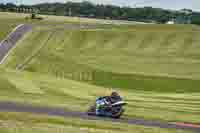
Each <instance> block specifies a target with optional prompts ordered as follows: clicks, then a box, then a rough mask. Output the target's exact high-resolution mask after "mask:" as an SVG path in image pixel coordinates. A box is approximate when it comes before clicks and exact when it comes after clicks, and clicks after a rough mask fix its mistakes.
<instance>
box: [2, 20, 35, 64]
mask: <svg viewBox="0 0 200 133" xmlns="http://www.w3.org/2000/svg"><path fill="white" fill-rule="evenodd" d="M31 30H32V26H31V25H29V24H21V25H18V26H17V27H16V28H15V29H13V31H12V32H11V33H10V34H9V35H8V36H7V37H6V39H4V40H3V41H1V42H0V64H2V63H3V62H4V60H5V59H6V57H7V56H8V55H9V52H10V50H11V49H12V48H13V47H14V46H15V45H16V44H17V41H19V40H20V39H21V38H22V37H23V36H24V35H25V34H26V33H27V32H29V31H31Z"/></svg>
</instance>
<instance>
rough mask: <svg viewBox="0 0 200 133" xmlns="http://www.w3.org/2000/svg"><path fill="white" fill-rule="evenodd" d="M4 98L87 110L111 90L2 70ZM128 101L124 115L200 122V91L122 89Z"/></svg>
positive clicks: (0, 95)
mask: <svg viewBox="0 0 200 133" xmlns="http://www.w3.org/2000/svg"><path fill="white" fill-rule="evenodd" d="M0 77H1V78H0V84H1V86H0V100H1V101H11V102H18V103H26V104H33V105H37V106H52V107H63V108H66V110H72V111H82V112H85V111H86V110H87V109H88V107H89V105H91V104H92V103H93V102H94V100H95V98H96V97H97V96H100V95H109V94H110V92H111V89H107V88H103V87H98V86H93V85H89V84H85V83H81V82H76V81H72V80H66V79H58V78H55V77H52V76H49V75H41V74H38V73H30V72H14V71H10V70H6V71H2V72H1V76H0ZM118 91H119V92H120V93H121V94H122V96H124V98H125V100H126V101H127V102H128V106H127V108H126V113H125V116H124V117H131V118H144V119H150V120H152V119H153V120H164V121H181V122H193V123H200V117H199V112H200V110H199V108H200V106H199V103H200V102H199V96H200V93H199V92H198V93H192V92H191V93H190V92H188V93H175V92H168V93H167V92H153V91H138V90H135V89H130V90H125V89H119V90H118Z"/></svg>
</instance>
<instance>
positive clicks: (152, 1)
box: [0, 0, 200, 11]
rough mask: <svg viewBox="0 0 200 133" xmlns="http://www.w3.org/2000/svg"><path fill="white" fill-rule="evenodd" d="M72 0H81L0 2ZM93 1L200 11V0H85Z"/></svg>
mask: <svg viewBox="0 0 200 133" xmlns="http://www.w3.org/2000/svg"><path fill="white" fill-rule="evenodd" d="M67 1H74V2H80V1H82V0H0V2H1V3H2V2H4V3H5V2H14V3H20V2H22V3H23V4H37V3H43V2H67ZM87 1H91V2H93V3H101V4H112V5H119V6H130V7H135V6H137V7H144V6H152V7H159V8H165V9H175V10H179V9H183V8H187V9H192V10H194V11H200V0H87Z"/></svg>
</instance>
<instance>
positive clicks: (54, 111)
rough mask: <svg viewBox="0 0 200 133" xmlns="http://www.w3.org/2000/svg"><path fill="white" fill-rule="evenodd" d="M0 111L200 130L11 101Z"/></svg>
mask: <svg viewBox="0 0 200 133" xmlns="http://www.w3.org/2000/svg"><path fill="white" fill-rule="evenodd" d="M0 112H18V113H23V112H25V113H34V114H45V115H49V116H60V117H73V118H81V119H87V120H103V121H108V122H117V123H126V124H132V125H141V126H148V127H159V128H173V129H182V130H191V131H195V132H200V127H199V126H191V124H178V123H176V122H175V123H167V122H160V121H150V120H144V119H131V118H124V119H109V118H102V117H95V116H88V115H87V114H86V113H82V112H71V111H67V110H66V109H64V108H52V107H36V106H32V105H25V104H17V103H12V102H0Z"/></svg>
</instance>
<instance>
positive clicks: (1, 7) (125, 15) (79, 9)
mask: <svg viewBox="0 0 200 133" xmlns="http://www.w3.org/2000/svg"><path fill="white" fill-rule="evenodd" d="M23 9H24V10H23ZM27 9H37V10H38V12H39V13H40V14H48V15H59V16H82V17H90V18H102V19H118V20H135V21H144V22H156V23H166V22H167V21H170V20H172V19H176V18H183V19H189V20H190V21H191V23H193V24H200V13H198V12H192V11H191V10H186V9H184V10H185V11H187V12H190V13H185V12H183V11H184V10H181V11H171V10H165V9H161V8H152V7H144V8H130V7H119V6H114V5H100V4H97V5H95V4H92V3H90V2H81V3H75V2H67V3H43V4H37V5H32V6H26V5H21V6H16V5H14V4H11V3H8V4H0V11H13V12H15V11H17V12H30V11H31V10H27Z"/></svg>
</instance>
